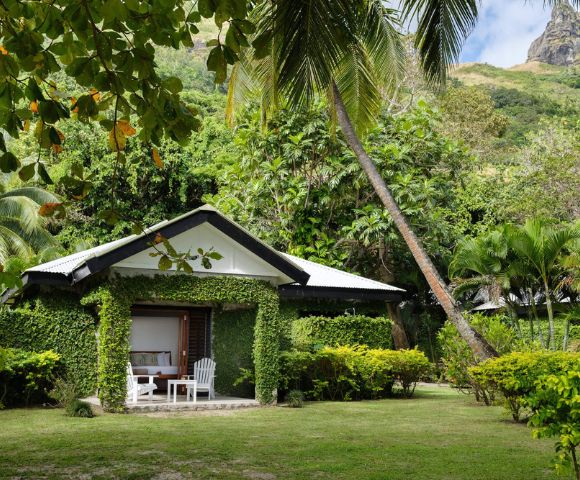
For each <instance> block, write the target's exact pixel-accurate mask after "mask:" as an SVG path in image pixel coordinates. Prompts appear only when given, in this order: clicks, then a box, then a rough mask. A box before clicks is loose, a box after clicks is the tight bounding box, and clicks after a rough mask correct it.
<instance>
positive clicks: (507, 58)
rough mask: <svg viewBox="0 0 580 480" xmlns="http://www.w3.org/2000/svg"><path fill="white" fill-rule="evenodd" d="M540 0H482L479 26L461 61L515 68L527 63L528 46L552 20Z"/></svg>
mask: <svg viewBox="0 0 580 480" xmlns="http://www.w3.org/2000/svg"><path fill="white" fill-rule="evenodd" d="M543 3H544V2H542V1H540V0H537V1H534V2H530V1H528V2H525V1H524V0H482V2H481V5H480V9H479V21H478V24H477V27H476V28H475V30H474V31H473V32H472V34H471V35H470V37H469V38H468V39H467V42H466V43H465V45H464V47H463V51H462V53H461V60H460V61H461V62H462V63H463V62H481V63H490V64H492V65H495V66H498V67H511V66H513V65H517V64H519V63H524V62H525V61H526V58H527V55H528V48H529V47H530V44H531V43H532V41H533V40H535V39H536V38H537V37H539V36H540V35H541V34H542V32H543V31H544V29H545V28H546V24H547V23H548V21H549V20H550V15H551V10H550V9H549V8H546V9H544V7H543Z"/></svg>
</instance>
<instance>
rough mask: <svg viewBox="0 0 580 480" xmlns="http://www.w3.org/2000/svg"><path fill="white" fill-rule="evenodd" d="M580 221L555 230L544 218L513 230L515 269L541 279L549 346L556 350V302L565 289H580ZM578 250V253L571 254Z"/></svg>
mask: <svg viewBox="0 0 580 480" xmlns="http://www.w3.org/2000/svg"><path fill="white" fill-rule="evenodd" d="M579 240H580V222H577V223H576V224H572V225H565V226H564V227H562V228H558V229H556V228H554V227H552V226H550V225H548V224H547V223H546V222H545V221H543V220H541V219H532V220H528V221H527V222H526V223H525V224H524V225H523V226H521V227H514V228H513V229H511V232H510V235H509V244H510V248H511V249H512V250H513V251H514V253H515V254H516V255H517V257H518V260H517V262H515V263H514V268H515V269H516V270H518V271H520V272H522V274H524V273H527V274H528V275H529V276H531V277H533V278H535V279H537V281H538V283H539V290H540V291H541V292H542V293H543V295H544V297H545V299H546V310H547V311H548V328H549V331H548V346H549V348H550V349H552V350H553V349H555V347H556V345H555V337H554V310H553V305H552V301H553V300H554V299H556V298H557V295H558V294H559V293H560V292H561V291H562V290H563V287H564V286H572V287H573V288H574V286H577V284H578V278H577V277H578V272H577V266H578V264H577V261H574V259H577V255H578V252H577V251H575V250H576V249H577V247H578V243H579ZM571 250H574V251H571Z"/></svg>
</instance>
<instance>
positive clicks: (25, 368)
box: [0, 348, 61, 408]
mask: <svg viewBox="0 0 580 480" xmlns="http://www.w3.org/2000/svg"><path fill="white" fill-rule="evenodd" d="M60 367H61V362H60V356H59V355H58V354H56V353H54V352H53V351H50V350H49V351H46V352H41V353H36V352H29V351H26V350H21V349H18V348H0V408H3V407H14V406H18V405H30V404H31V403H41V402H43V401H45V400H47V399H48V393H49V391H50V389H51V388H52V386H53V382H54V379H55V376H56V375H57V373H59V372H58V370H59V368H60Z"/></svg>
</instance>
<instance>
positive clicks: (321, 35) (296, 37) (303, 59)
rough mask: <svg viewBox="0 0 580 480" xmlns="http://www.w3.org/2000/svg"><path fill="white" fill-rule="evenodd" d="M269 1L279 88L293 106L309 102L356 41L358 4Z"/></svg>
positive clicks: (345, 1)
mask: <svg viewBox="0 0 580 480" xmlns="http://www.w3.org/2000/svg"><path fill="white" fill-rule="evenodd" d="M272 4H273V6H272V15H273V25H274V27H273V32H274V35H275V36H276V37H278V38H279V46H280V48H279V55H278V58H277V59H276V63H277V65H276V69H277V70H278V71H279V78H278V80H279V85H280V90H281V91H282V92H283V93H284V94H285V95H286V96H287V98H288V99H289V101H290V102H291V103H292V104H293V105H303V104H309V103H310V102H311V101H312V100H313V98H314V96H315V95H316V94H317V93H321V92H325V91H326V89H327V88H328V86H329V85H330V84H331V82H332V79H333V76H334V72H335V71H336V69H337V67H338V65H339V62H340V60H341V58H342V57H343V52H345V50H346V49H347V48H348V47H349V46H350V45H351V44H352V43H353V42H354V41H355V37H356V15H357V13H358V6H357V5H356V2H352V1H350V0H293V1H291V2H272ZM258 28H259V27H258Z"/></svg>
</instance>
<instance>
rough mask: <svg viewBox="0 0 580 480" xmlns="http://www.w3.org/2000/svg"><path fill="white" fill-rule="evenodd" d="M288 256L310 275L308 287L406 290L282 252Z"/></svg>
mask: <svg viewBox="0 0 580 480" xmlns="http://www.w3.org/2000/svg"><path fill="white" fill-rule="evenodd" d="M282 255H284V256H285V257H286V258H288V259H289V260H291V261H293V262H294V263H295V264H297V265H298V266H300V267H302V269H303V270H304V271H305V272H306V273H308V274H309V275H310V278H309V279H308V282H307V283H306V286H307V287H326V288H352V289H357V290H383V291H384V290H388V291H391V292H404V291H405V290H403V289H402V288H398V287H394V286H392V285H389V284H387V283H382V282H377V281H376V280H371V279H370V278H365V277H360V276H358V275H354V274H352V273H348V272H344V271H342V270H338V269H336V268H332V267H327V266H326V265H321V264H320V263H315V262H311V261H310V260H304V259H303V258H299V257H295V256H294V255H290V254H288V253H282Z"/></svg>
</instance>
